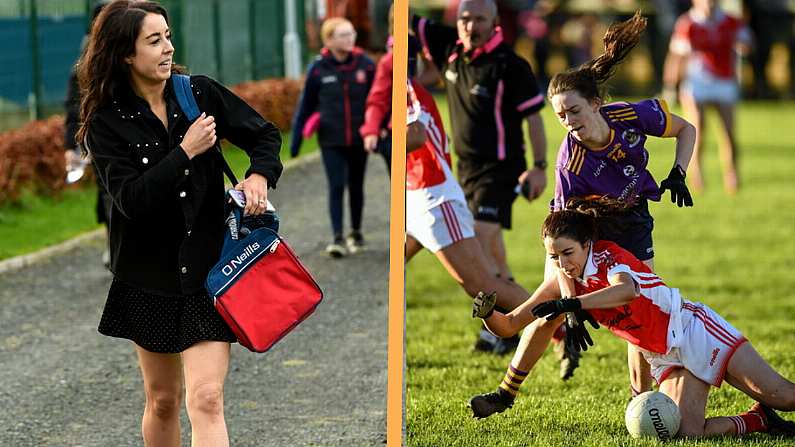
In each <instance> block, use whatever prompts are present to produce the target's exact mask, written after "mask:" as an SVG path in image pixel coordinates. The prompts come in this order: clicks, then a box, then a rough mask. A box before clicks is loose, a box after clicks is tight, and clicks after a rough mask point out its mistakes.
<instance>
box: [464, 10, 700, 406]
mask: <svg viewBox="0 0 795 447" xmlns="http://www.w3.org/2000/svg"><path fill="white" fill-rule="evenodd" d="M645 28H646V19H645V18H643V17H641V15H640V13H636V14H635V15H634V16H633V17H632V18H631V19H629V20H627V21H625V22H621V23H616V24H613V25H611V26H610V28H609V29H608V30H607V33H606V34H605V36H604V38H603V41H604V48H605V52H604V54H602V55H601V56H599V57H597V58H595V59H593V60H591V61H590V62H588V63H586V64H584V65H582V66H580V67H578V68H576V69H571V70H568V71H565V72H563V73H558V74H556V75H555V76H554V77H553V78H552V81H551V82H550V84H549V91H548V92H547V95H548V97H549V99H550V103H551V104H552V107H553V108H554V110H555V113H556V114H557V116H558V120H559V121H560V123H561V125H563V127H565V128H566V129H567V130H568V133H567V135H566V137H564V139H563V141H562V143H561V145H560V149H559V151H558V158H557V162H556V166H555V196H554V199H553V200H552V203H551V209H552V210H553V211H554V210H560V209H562V208H563V207H564V205H565V203H566V201H567V200H569V199H570V198H572V197H587V196H591V195H596V196H607V197H611V198H613V199H615V200H618V201H621V202H623V203H627V204H630V205H631V206H630V207H628V209H627V210H626V211H625V212H623V213H622V214H621V215H620V216H616V217H615V218H614V219H613V221H612V222H611V225H605V226H604V227H603V228H600V230H601V234H602V238H603V239H606V240H610V241H613V242H616V243H617V244H618V245H620V246H621V247H624V248H625V249H627V250H629V251H630V252H631V253H632V254H633V255H634V256H635V257H636V258H638V259H640V260H641V261H642V262H644V263H645V264H646V265H647V267H649V268H650V269H653V268H654V265H653V258H654V251H653V246H652V235H651V233H652V229H653V227H654V220H653V219H652V217H651V215H650V214H649V209H648V205H647V201H648V200H653V201H659V200H660V198H661V196H662V193H663V192H664V191H665V190H670V191H671V201H672V202H675V203H677V205H678V206H680V207H681V206H683V205H684V206H692V205H693V201H692V199H691V197H690V192H689V191H688V189H687V186H686V185H685V171H686V169H687V166H688V163H689V161H690V157H691V156H692V153H693V145H694V143H695V138H696V134H695V129H694V127H693V126H692V125H691V124H690V123H688V122H687V121H685V120H684V119H682V118H680V117H679V116H677V115H674V114H672V113H670V112H669V111H668V108H667V105H666V103H665V101H663V100H658V99H647V100H643V101H640V102H636V103H627V102H618V103H611V104H605V100H604V97H605V93H604V91H603V88H602V86H603V84H604V83H605V82H606V81H607V80H609V79H610V77H611V76H612V75H613V73H614V72H615V68H616V66H617V65H618V64H619V63H621V62H622V61H623V60H624V59H625V58H626V57H627V55H628V54H629V52H630V51H631V50H632V48H633V47H634V46H635V45H637V43H638V41H639V40H640V36H641V33H642V32H643V30H644V29H645ZM649 135H651V136H656V137H662V138H675V139H676V154H675V159H674V163H673V168H671V171H670V173H669V175H668V177H667V178H666V179H665V180H663V181H662V182H661V183H660V187H659V188H658V187H657V183H656V182H655V180H654V178H653V177H652V174H651V172H649V170H648V169H647V165H648V160H649V152H648V151H647V150H646V148H645V143H646V139H647V136H649ZM552 272H553V269H551V268H550V266H549V264H548V265H547V268H546V272H545V275H544V276H545V278H549V277H550V276H553V275H552ZM562 282H563V283H566V281H565V280H563V281H562ZM565 287H567V288H569V289H570V288H571V287H572V285H571V284H569V285H568V286H565ZM552 323H553V322H549V323H547V322H540V321H539V322H538V323H535V324H534V325H532V326H531V327H530V328H528V330H526V331H524V333H523V334H522V338H523V342H522V346H526V347H529V348H530V349H528V350H526V351H522V350H521V349H520V350H518V351H517V352H516V354H515V356H514V358H513V360H512V361H511V364H510V365H509V367H508V371H507V372H506V375H505V377H504V379H503V381H502V382H501V384H500V386H499V388H498V390H497V391H496V392H493V393H487V394H483V395H479V396H475V397H474V398H473V399H472V401H471V402H470V406H471V407H472V410H473V411H474V413H475V416H476V417H487V416H489V415H491V414H493V413H494V412H501V411H504V410H505V409H506V408H509V407H510V406H511V405H512V403H513V399H514V398H515V396H516V393H517V391H518V389H519V386H520V385H521V383H522V381H523V380H524V378H525V377H526V376H527V372H528V371H529V370H530V369H531V368H532V367H533V365H534V364H535V363H536V362H537V361H538V359H539V358H540V357H541V355H543V353H544V348H545V347H546V345H547V343H548V341H549V339H550V338H551V337H552V335H553V333H554V332H555V330H556V328H557V325H555V324H552ZM527 338H531V339H532V341H527V342H525V341H524V339H527ZM536 339H537V340H536ZM628 362H629V370H630V385H631V387H632V392H633V394H637V393H640V392H642V391H644V390H646V389H648V388H649V387H650V386H651V378H650V377H649V374H648V365H646V364H645V362H644V361H643V358H642V356H641V355H640V354H639V353H638V352H636V351H635V349H634V347H633V346H632V345H631V344H630V345H629V346H628Z"/></svg>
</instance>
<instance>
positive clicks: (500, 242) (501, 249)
mask: <svg viewBox="0 0 795 447" xmlns="http://www.w3.org/2000/svg"><path fill="white" fill-rule="evenodd" d="M491 249H492V253H493V254H494V262H495V264H496V265H497V271H498V272H499V273H500V277H501V278H505V279H511V278H513V272H511V268H510V267H508V253H507V252H506V251H505V240H504V239H503V232H502V230H500V232H499V233H497V236H496V237H495V238H494V239H493V244H492V247H491Z"/></svg>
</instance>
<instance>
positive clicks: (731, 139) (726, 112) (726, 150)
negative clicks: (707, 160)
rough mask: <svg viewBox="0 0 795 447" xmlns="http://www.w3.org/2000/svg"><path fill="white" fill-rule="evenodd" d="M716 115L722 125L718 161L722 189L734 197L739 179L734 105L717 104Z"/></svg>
mask: <svg viewBox="0 0 795 447" xmlns="http://www.w3.org/2000/svg"><path fill="white" fill-rule="evenodd" d="M717 109H718V115H719V116H720V120H721V124H723V139H722V141H721V143H722V144H721V145H720V159H721V164H722V165H723V187H724V188H725V189H726V192H727V193H729V194H731V195H734V194H736V193H737V189H738V188H739V184H740V179H739V174H738V172H737V155H738V149H737V140H736V138H735V135H734V104H733V103H719V104H718V105H717Z"/></svg>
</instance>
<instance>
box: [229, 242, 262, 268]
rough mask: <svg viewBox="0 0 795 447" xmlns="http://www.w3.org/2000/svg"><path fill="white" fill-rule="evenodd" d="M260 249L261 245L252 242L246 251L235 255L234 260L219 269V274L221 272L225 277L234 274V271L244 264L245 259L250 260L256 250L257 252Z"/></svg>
mask: <svg viewBox="0 0 795 447" xmlns="http://www.w3.org/2000/svg"><path fill="white" fill-rule="evenodd" d="M260 247H261V245H260V244H259V242H254V243H253V244H251V245H249V246H247V247H246V249H245V250H243V253H240V254H239V255H237V256H236V257H235V258H234V259H232V260H231V261H229V263H228V264H226V265H225V266H223V268H221V272H222V273H223V274H224V275H225V276H229V275H231V274H232V273H234V272H235V270H237V268H238V267H240V266H241V265H243V262H244V261H245V260H246V259H248V258H250V257H251V256H252V255H254V253H256V252H257V250H259V249H260Z"/></svg>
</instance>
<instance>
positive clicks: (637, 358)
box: [627, 258, 654, 395]
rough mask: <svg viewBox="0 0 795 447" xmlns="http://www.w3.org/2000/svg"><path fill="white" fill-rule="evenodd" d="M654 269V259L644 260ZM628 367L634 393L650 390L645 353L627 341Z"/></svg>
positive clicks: (650, 383) (650, 381)
mask: <svg viewBox="0 0 795 447" xmlns="http://www.w3.org/2000/svg"><path fill="white" fill-rule="evenodd" d="M643 263H644V264H646V265H647V266H648V267H649V268H650V269H651V270H652V271H654V259H653V258H652V259H647V260H645V261H643ZM627 367H628V370H629V386H630V387H632V394H633V395H635V394H640V393H642V392H644V391H649V390H650V389H651V386H652V380H653V379H652V377H651V367H650V366H649V363H648V362H647V361H646V358H645V357H643V354H642V353H641V352H640V351H639V350H638V348H637V347H636V346H635V345H633V344H632V343H627Z"/></svg>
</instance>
